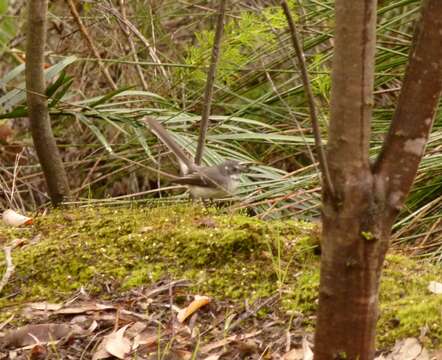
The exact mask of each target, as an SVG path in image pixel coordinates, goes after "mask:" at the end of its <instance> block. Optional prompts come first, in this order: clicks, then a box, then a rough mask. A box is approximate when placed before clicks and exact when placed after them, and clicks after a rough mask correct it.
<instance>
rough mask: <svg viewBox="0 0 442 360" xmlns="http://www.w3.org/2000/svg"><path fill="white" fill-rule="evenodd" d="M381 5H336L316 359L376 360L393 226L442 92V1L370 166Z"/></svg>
mask: <svg viewBox="0 0 442 360" xmlns="http://www.w3.org/2000/svg"><path fill="white" fill-rule="evenodd" d="M375 25H376V0H364V1H346V0H336V33H335V58H334V63H333V74H332V100H331V119H330V134H329V142H328V145H327V161H328V166H329V169H330V176H331V178H332V182H333V185H334V188H335V194H334V196H333V195H332V194H330V192H329V191H328V190H327V189H326V188H325V189H324V198H323V205H324V206H323V240H322V259H321V281H320V289H319V292H320V294H319V310H318V320H317V327H316V336H315V359H316V360H321V359H327V360H330V359H355V360H356V359H358V360H370V359H373V358H374V354H375V329H376V322H377V318H378V291H379V282H380V276H381V272H382V265H383V261H384V258H385V254H386V252H387V249H388V245H389V244H388V242H389V237H390V232H391V227H392V224H393V222H394V219H395V217H396V215H397V213H398V211H399V210H400V208H401V206H402V205H403V201H404V199H405V197H406V195H407V194H408V192H409V190H410V187H411V185H412V182H413V180H414V177H415V175H416V171H417V168H418V165H419V162H420V160H421V158H422V156H423V152H424V148H425V144H426V141H427V139H428V135H429V132H430V130H431V125H432V120H433V118H434V114H435V111H436V109H437V105H438V100H439V96H440V93H441V89H442V1H440V0H425V1H424V2H423V4H422V17H421V20H420V25H419V26H418V27H417V31H416V35H415V39H414V46H413V48H412V51H411V54H410V61H409V65H408V68H407V71H406V76H405V80H404V83H403V86H402V92H401V96H400V99H399V103H398V106H397V109H396V113H395V115H394V117H393V122H392V125H391V128H390V132H389V134H388V136H387V138H386V141H385V143H384V145H383V149H382V151H381V154H380V156H379V158H378V159H377V161H376V163H375V164H374V166H372V167H371V166H370V164H369V160H368V150H369V137H370V119H371V107H372V104H373V100H372V87H373V73H374V69H373V59H374V49H375Z"/></svg>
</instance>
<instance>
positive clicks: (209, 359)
mask: <svg viewBox="0 0 442 360" xmlns="http://www.w3.org/2000/svg"><path fill="white" fill-rule="evenodd" d="M222 354H223V353H219V354H213V355H209V356H208V357H206V358H205V359H204V360H218V359H219V358H220V357H221V355H222Z"/></svg>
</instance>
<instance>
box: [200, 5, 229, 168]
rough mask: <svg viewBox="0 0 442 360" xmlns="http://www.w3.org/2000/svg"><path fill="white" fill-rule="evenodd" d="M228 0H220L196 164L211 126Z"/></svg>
mask: <svg viewBox="0 0 442 360" xmlns="http://www.w3.org/2000/svg"><path fill="white" fill-rule="evenodd" d="M226 2H227V0H220V4H219V12H218V21H217V23H216V31H215V39H214V40H213V48H212V58H211V59H210V68H209V72H208V74H207V83H206V91H205V94H204V104H203V106H204V107H203V114H202V115H201V124H200V134H199V138H198V146H197V149H196V154H195V164H197V165H199V164H200V163H201V159H202V157H203V151H204V145H205V141H206V135H207V129H208V127H209V116H210V109H211V107H212V98H213V85H214V83H215V75H216V68H217V64H218V59H219V53H220V47H221V39H222V36H223V32H224V15H225V12H226Z"/></svg>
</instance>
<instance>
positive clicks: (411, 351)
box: [385, 338, 430, 360]
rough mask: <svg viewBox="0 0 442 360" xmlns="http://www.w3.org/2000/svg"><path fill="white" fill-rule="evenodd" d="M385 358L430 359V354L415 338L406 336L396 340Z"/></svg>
mask: <svg viewBox="0 0 442 360" xmlns="http://www.w3.org/2000/svg"><path fill="white" fill-rule="evenodd" d="M385 360H430V355H429V354H428V351H427V350H426V349H424V348H423V347H422V345H421V344H420V343H419V341H418V340H417V339H416V338H407V339H404V340H401V341H397V342H396V344H395V345H394V347H393V349H392V351H391V353H390V354H388V355H387V356H386V357H385Z"/></svg>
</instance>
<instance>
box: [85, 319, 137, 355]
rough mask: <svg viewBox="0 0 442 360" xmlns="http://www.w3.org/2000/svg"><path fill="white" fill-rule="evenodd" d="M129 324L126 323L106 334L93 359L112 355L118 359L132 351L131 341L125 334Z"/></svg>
mask: <svg viewBox="0 0 442 360" xmlns="http://www.w3.org/2000/svg"><path fill="white" fill-rule="evenodd" d="M128 326H129V325H125V326H123V327H122V328H121V329H119V330H118V331H114V332H112V333H110V334H109V335H107V336H105V337H104V339H103V341H102V342H101V343H100V345H99V346H98V349H97V351H96V352H95V354H94V356H93V357H92V359H93V360H98V359H106V358H109V357H111V356H114V357H116V358H118V359H124V358H125V356H126V355H127V354H129V353H130V351H131V342H130V340H129V339H128V338H127V337H125V336H124V332H125V331H126V329H127V327H128Z"/></svg>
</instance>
